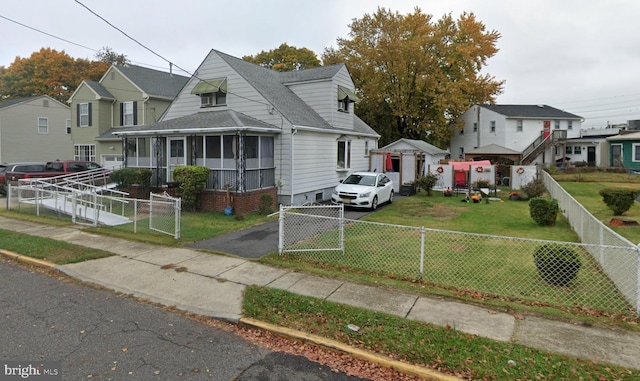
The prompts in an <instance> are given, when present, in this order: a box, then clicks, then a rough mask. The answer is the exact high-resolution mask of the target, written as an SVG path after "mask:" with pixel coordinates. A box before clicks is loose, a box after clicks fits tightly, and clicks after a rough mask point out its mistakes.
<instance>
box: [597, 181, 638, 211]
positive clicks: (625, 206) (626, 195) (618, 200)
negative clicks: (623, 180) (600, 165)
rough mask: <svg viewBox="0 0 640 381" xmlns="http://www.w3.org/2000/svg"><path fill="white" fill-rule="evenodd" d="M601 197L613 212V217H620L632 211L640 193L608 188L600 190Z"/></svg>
mask: <svg viewBox="0 0 640 381" xmlns="http://www.w3.org/2000/svg"><path fill="white" fill-rule="evenodd" d="M600 196H602V199H603V201H604V203H605V204H607V207H609V209H611V210H613V215H614V216H620V215H622V213H624V212H626V211H627V210H629V209H631V207H632V206H633V203H634V202H635V200H636V198H637V197H638V191H633V190H630V189H623V188H606V189H602V190H600Z"/></svg>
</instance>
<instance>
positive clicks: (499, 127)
mask: <svg viewBox="0 0 640 381" xmlns="http://www.w3.org/2000/svg"><path fill="white" fill-rule="evenodd" d="M478 113H479V115H478ZM461 120H462V122H463V124H464V133H463V134H460V133H458V131H455V132H454V133H453V135H452V138H451V157H452V158H456V159H457V158H460V148H464V152H465V153H466V152H469V151H471V150H473V149H475V148H479V147H484V146H487V145H489V144H497V145H500V146H503V147H507V148H510V149H512V150H515V151H523V150H524V149H525V148H527V147H528V146H529V145H530V144H531V143H532V142H533V141H535V139H537V138H538V137H539V136H540V135H541V134H542V132H543V131H544V121H550V123H551V129H550V131H551V132H553V131H554V130H555V121H556V120H557V121H559V122H560V124H559V127H560V128H559V130H565V131H567V138H568V139H570V138H577V137H579V136H580V129H581V121H579V120H572V129H571V130H568V126H569V122H568V119H566V118H564V119H562V118H551V117H549V118H546V117H540V118H531V117H511V116H509V117H508V116H505V115H502V114H500V113H497V112H495V111H493V110H489V109H487V108H484V107H481V106H477V105H476V106H473V107H471V108H470V109H469V110H467V111H465V112H464V113H463V114H462V116H461ZM518 120H521V121H522V131H518V130H517V127H518ZM492 121H495V132H491V122H492ZM474 123H478V129H477V131H475V132H474V131H473V125H474ZM541 156H542V155H541ZM552 156H553V155H552V151H551V149H548V150H547V151H546V153H545V157H552Z"/></svg>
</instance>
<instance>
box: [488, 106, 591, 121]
mask: <svg viewBox="0 0 640 381" xmlns="http://www.w3.org/2000/svg"><path fill="white" fill-rule="evenodd" d="M480 107H484V108H486V109H489V110H491V111H494V112H497V113H498V114H502V115H504V116H506V117H509V118H550V119H578V120H579V119H583V118H582V117H581V116H578V115H575V114H571V113H569V112H566V111H562V110H559V109H557V108H554V107H551V106H547V105H480Z"/></svg>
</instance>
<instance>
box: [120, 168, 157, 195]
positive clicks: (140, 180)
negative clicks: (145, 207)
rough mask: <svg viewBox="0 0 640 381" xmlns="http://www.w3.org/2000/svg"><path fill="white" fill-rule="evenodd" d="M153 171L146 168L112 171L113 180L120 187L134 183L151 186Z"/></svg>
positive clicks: (146, 186)
mask: <svg viewBox="0 0 640 381" xmlns="http://www.w3.org/2000/svg"><path fill="white" fill-rule="evenodd" d="M152 175H153V171H152V170H150V169H145V168H122V169H118V170H115V171H113V172H111V181H113V182H115V183H117V184H118V189H120V190H122V189H126V188H129V187H131V186H132V185H140V186H142V187H145V188H149V187H151V176H152Z"/></svg>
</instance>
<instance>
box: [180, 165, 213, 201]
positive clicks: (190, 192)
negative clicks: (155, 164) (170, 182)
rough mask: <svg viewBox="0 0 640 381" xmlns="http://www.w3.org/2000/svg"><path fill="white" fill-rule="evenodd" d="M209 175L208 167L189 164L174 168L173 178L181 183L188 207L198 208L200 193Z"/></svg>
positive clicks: (183, 197)
mask: <svg viewBox="0 0 640 381" xmlns="http://www.w3.org/2000/svg"><path fill="white" fill-rule="evenodd" d="M208 177H209V168H207V167H202V166H194V165H188V166H184V167H176V168H175V169H174V170H173V179H174V180H175V181H177V182H179V183H180V190H181V192H182V202H183V203H184V206H185V207H186V208H189V209H191V210H196V206H197V205H196V203H197V200H198V193H200V192H201V191H202V190H203V189H204V187H205V185H206V184H207V178H208Z"/></svg>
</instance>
